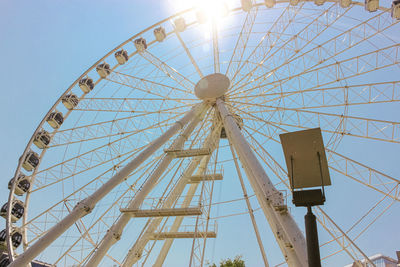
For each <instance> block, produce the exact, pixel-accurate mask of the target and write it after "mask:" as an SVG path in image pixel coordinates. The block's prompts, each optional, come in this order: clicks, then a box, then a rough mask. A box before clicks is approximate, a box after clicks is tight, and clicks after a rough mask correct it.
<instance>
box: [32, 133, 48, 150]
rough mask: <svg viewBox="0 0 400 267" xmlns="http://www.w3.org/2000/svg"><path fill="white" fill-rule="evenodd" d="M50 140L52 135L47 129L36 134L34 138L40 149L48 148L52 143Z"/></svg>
mask: <svg viewBox="0 0 400 267" xmlns="http://www.w3.org/2000/svg"><path fill="white" fill-rule="evenodd" d="M50 141H51V136H50V134H49V133H48V132H47V131H45V130H41V131H39V132H38V133H37V134H36V135H35V138H34V139H33V143H34V144H35V146H37V147H38V148H40V149H44V148H46V147H47V146H48V145H49V144H50Z"/></svg>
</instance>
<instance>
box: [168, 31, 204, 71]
mask: <svg viewBox="0 0 400 267" xmlns="http://www.w3.org/2000/svg"><path fill="white" fill-rule="evenodd" d="M175 34H176V37H177V38H178V40H179V43H180V44H181V46H182V47H183V49H184V50H185V52H186V55H187V56H188V58H189V59H190V62H191V63H192V65H193V67H194V68H195V69H196V71H197V74H198V75H199V77H200V78H203V76H204V75H203V73H202V72H201V69H200V68H199V65H198V64H197V62H196V60H195V59H194V57H193V56H192V53H191V52H190V50H189V49H188V47H187V46H186V44H185V42H184V41H183V39H182V37H181V35H180V33H179V32H178V31H177V30H175Z"/></svg>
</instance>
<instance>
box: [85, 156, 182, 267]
mask: <svg viewBox="0 0 400 267" xmlns="http://www.w3.org/2000/svg"><path fill="white" fill-rule="evenodd" d="M160 159H161V158H160ZM182 163H183V160H181V161H177V162H175V163H174V164H172V166H169V167H168V169H167V171H166V172H165V173H164V174H163V176H162V177H161V178H160V180H163V179H165V178H166V176H167V175H168V174H169V173H168V172H170V171H174V170H175V173H174V174H173V175H172V176H173V177H170V183H169V185H171V183H172V181H173V179H174V178H175V177H176V175H177V173H178V171H179V169H180V167H181V166H182ZM153 166H155V167H156V166H157V164H154V165H153ZM152 170H153V168H151V169H149V171H148V172H147V173H145V174H144V175H150V174H151V171H152ZM168 179H169V178H168ZM138 181H139V179H138V180H137V181H136V182H135V185H136V184H137V183H138ZM131 187H132V186H131ZM141 188H142V187H139V188H138V189H137V190H136V193H138V192H139V191H140V190H141ZM168 189H169V187H168V186H167V187H166V189H165V190H164V192H163V194H162V196H161V197H157V200H158V201H157V202H156V205H155V206H151V208H157V207H158V206H159V205H160V204H161V203H160V201H159V200H160V198H163V197H164V195H165V193H166V192H167V191H168ZM121 206H122V205H121ZM118 218H120V216H117V217H116V218H115V219H114V220H113V223H115V222H116V221H117V220H118ZM149 221H150V220H149ZM149 221H148V222H147V223H146V226H145V228H146V227H147V225H148V224H149ZM106 227H107V229H110V227H111V225H106ZM103 234H104V233H103ZM99 237H100V235H99ZM99 240H100V241H99V243H98V244H96V245H95V246H93V248H92V250H91V251H90V252H89V253H88V256H87V258H86V259H85V261H86V260H89V257H90V256H91V255H93V253H95V251H96V249H97V247H98V245H99V244H100V242H101V240H102V239H101V238H100V239H99ZM105 255H107V253H106V254H105ZM129 255H130V254H128V255H127V256H129ZM125 261H126V259H125V260H124V261H123V262H122V263H121V264H120V266H125V264H126V263H125Z"/></svg>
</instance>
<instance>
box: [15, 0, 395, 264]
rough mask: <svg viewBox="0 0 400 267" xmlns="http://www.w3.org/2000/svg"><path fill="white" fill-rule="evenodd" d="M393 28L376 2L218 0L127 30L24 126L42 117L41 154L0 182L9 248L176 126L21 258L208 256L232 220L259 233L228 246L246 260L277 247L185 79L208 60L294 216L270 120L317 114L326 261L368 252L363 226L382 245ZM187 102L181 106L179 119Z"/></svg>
mask: <svg viewBox="0 0 400 267" xmlns="http://www.w3.org/2000/svg"><path fill="white" fill-rule="evenodd" d="M236 4H237V5H236V6H235V7H237V6H239V1H238V3H236ZM178 17H180V18H183V19H185V21H186V28H185V30H183V31H180V30H178V28H177V26H176V24H175V22H174V21H175V19H176V18H178ZM157 27H163V28H164V30H165V33H166V34H165V39H164V40H163V41H162V42H157V41H156V40H155V37H154V35H153V30H154V29H155V28H157ZM398 33H399V24H398V20H394V19H392V17H391V14H390V10H388V9H387V8H385V7H382V8H381V9H379V10H378V11H376V12H372V13H369V12H367V11H365V10H364V7H363V4H361V3H357V2H355V3H354V4H352V5H350V7H348V8H342V7H341V6H340V4H339V3H336V2H327V3H325V4H324V5H323V6H316V5H315V4H314V3H312V2H302V1H300V2H299V3H298V4H297V5H296V6H292V5H290V4H289V3H286V2H279V1H278V3H277V4H276V5H275V7H273V8H266V7H265V5H264V4H263V3H255V4H254V6H253V8H252V9H251V10H250V11H249V12H244V11H243V10H242V9H241V8H232V9H231V10H230V13H229V15H228V16H227V17H226V18H224V19H223V20H222V23H221V24H219V25H216V24H215V23H214V24H213V23H208V24H201V23H198V21H197V18H196V12H195V10H189V11H186V12H183V13H182V14H179V15H174V16H172V17H171V18H169V19H167V20H163V21H161V22H159V23H157V24H156V25H154V26H153V27H150V28H149V30H148V31H144V32H142V33H141V34H140V35H135V36H133V37H132V38H130V39H129V40H127V41H126V42H124V43H123V44H121V46H119V47H117V48H116V49H115V50H113V51H112V53H109V54H107V56H105V57H104V58H103V59H101V60H100V61H99V62H102V63H108V64H109V65H110V66H111V67H110V70H109V73H108V75H106V77H103V78H98V77H99V75H98V74H97V73H96V66H94V67H92V68H91V69H89V70H88V71H87V72H85V73H84V74H83V75H82V76H81V77H80V79H78V80H77V82H75V83H74V84H73V85H72V86H71V87H70V88H69V89H68V90H67V92H66V93H64V94H63V96H65V95H66V94H71V93H73V94H75V95H77V96H78V98H79V103H78V104H77V105H76V106H75V107H74V108H73V109H70V110H68V109H66V108H65V107H64V106H63V104H62V97H61V98H60V99H59V101H58V102H57V103H56V105H55V109H56V110H59V111H61V112H62V113H63V116H64V119H65V121H64V123H63V124H62V125H61V127H60V128H59V129H53V128H51V127H50V126H49V125H48V124H47V123H46V118H45V119H44V120H43V121H42V123H41V124H40V125H39V127H38V130H37V131H36V132H35V134H37V132H38V131H39V130H46V131H47V132H49V133H50V136H51V142H50V143H49V144H48V145H47V146H46V148H45V149H38V148H37V147H35V146H34V144H33V143H32V141H33V139H32V140H31V141H30V142H29V144H28V146H27V150H26V151H25V153H24V155H26V153H27V152H28V151H30V150H33V151H36V152H37V153H38V154H39V157H40V164H39V166H37V167H36V168H35V169H34V170H33V171H32V172H25V171H24V170H23V169H22V168H21V167H20V166H19V169H18V170H17V174H19V173H23V172H25V173H26V174H27V175H29V176H30V179H31V184H32V186H31V188H30V190H29V192H28V193H27V194H26V195H24V196H22V197H20V196H16V195H13V196H12V199H17V198H18V199H21V200H22V201H23V202H24V203H25V207H26V208H25V212H24V216H23V217H22V218H21V220H19V221H17V222H15V223H13V224H11V223H10V229H11V226H12V227H14V226H15V227H18V228H19V229H21V231H22V233H23V244H22V245H21V246H20V247H18V248H15V250H13V253H12V254H14V255H13V256H15V257H17V256H18V255H20V254H22V253H23V252H24V251H26V250H27V251H29V248H31V247H32V246H33V245H34V244H35V243H36V242H38V241H39V240H40V238H42V237H45V238H46V237H47V235H46V234H47V233H48V232H49V230H50V229H52V227H54V226H55V225H58V224H60V222H63V219H64V218H65V217H66V216H67V215H68V214H72V213H74V210H75V209H76V205H78V204H79V203H81V202H82V200H84V199H86V198H88V197H90V196H92V195H93V194H94V193H95V192H98V191H99V189H101V188H103V187H104V185H105V184H107V182H108V181H110V179H112V178H113V177H115V176H116V175H117V174H118V173H120V171H121V170H123V169H124V168H125V167H126V166H128V165H129V164H130V162H131V161H132V160H134V159H135V158H137V157H142V153H143V151H145V150H146V149H148V148H149V147H152V146H153V144H154V141H155V140H156V139H157V138H158V137H160V136H163V135H165V134H168V133H169V129H171V128H174V127H175V128H174V129H176V130H175V133H174V134H173V135H171V136H170V137H169V138H168V139H166V140H164V142H163V144H162V145H160V146H158V147H157V148H156V149H154V151H153V152H152V153H151V154H149V155H148V157H147V158H145V160H143V162H141V164H139V165H138V166H137V167H136V168H135V169H134V170H133V171H132V172H130V173H129V174H127V175H126V176H125V177H124V179H122V180H121V181H120V183H118V184H115V185H114V186H113V187H112V188H111V187H110V190H109V191H108V192H107V194H105V195H104V196H102V197H101V198H100V199H98V202H97V204H96V205H95V207H94V208H93V210H91V212H90V213H88V214H87V215H85V216H80V217H77V218H76V220H75V221H74V222H73V223H72V224H71V226H70V227H68V228H67V229H65V231H63V232H60V234H59V236H58V237H57V238H55V240H54V242H52V243H51V246H48V247H46V249H42V250H40V252H38V253H37V255H35V258H37V259H40V260H43V261H46V262H51V263H52V264H56V265H58V266H81V265H85V264H88V266H92V265H91V264H92V263H93V262H96V260H98V261H97V263H101V265H102V266H112V265H116V266H120V265H121V266H132V265H137V266H150V265H153V264H154V266H161V265H162V264H163V263H164V264H165V266H172V265H174V266H188V265H190V266H204V265H206V264H207V262H210V261H219V259H216V258H212V257H213V256H212V255H213V254H214V255H219V254H221V253H222V254H221V255H223V253H227V251H229V249H231V245H232V244H233V243H234V242H237V243H238V244H240V242H239V241H237V240H236V241H234V240H235V237H236V236H237V237H238V238H239V237H242V238H243V236H246V237H247V239H246V242H247V241H248V242H249V243H252V244H254V247H256V248H259V249H255V250H254V249H253V250H252V251H251V252H250V251H248V250H247V248H244V249H243V253H242V252H241V251H240V248H239V250H236V251H237V253H236V254H246V253H249V254H248V255H250V256H248V257H249V258H250V259H252V258H253V259H256V260H254V262H251V264H253V265H254V264H262V263H263V264H265V265H266V264H268V263H269V264H272V265H274V266H275V265H278V264H280V263H283V262H284V261H285V258H284V256H282V255H281V254H280V253H275V251H280V248H281V250H282V245H281V243H279V242H278V243H279V244H276V242H275V241H273V242H272V240H275V237H276V235H275V236H274V233H272V232H271V231H270V230H269V228H268V226H267V224H266V223H265V221H266V218H265V217H264V214H263V212H262V205H261V204H260V202H259V201H257V197H256V194H257V192H256V191H257V190H255V189H254V187H252V185H251V183H250V182H249V181H248V178H249V177H248V175H247V174H248V173H249V172H248V171H249V170H246V169H245V167H244V166H243V162H241V161H240V158H239V157H238V155H237V154H236V153H237V151H236V152H235V148H234V145H235V144H232V140H228V139H226V136H223V135H222V134H221V131H225V130H226V129H225V128H226V127H225V126H224V122H223V118H221V116H220V113H219V111H218V109H217V108H216V106H215V103H211V104H210V103H208V104H204V105H202V106H201V104H199V103H201V101H200V100H199V99H198V98H197V97H196V96H195V95H194V92H193V88H194V86H195V85H196V83H197V82H198V81H199V80H200V79H201V78H202V77H204V76H205V75H208V74H211V73H214V72H220V73H224V74H226V75H227V76H228V77H229V79H230V82H231V86H230V89H229V91H228V93H227V94H226V95H225V96H224V101H225V105H226V107H227V109H228V111H229V112H230V113H231V115H232V116H233V117H235V118H236V119H238V118H239V120H241V121H242V122H239V121H237V123H238V125H240V129H241V133H242V135H243V136H244V137H245V139H246V140H247V142H248V144H249V146H250V147H251V149H252V150H253V153H254V154H255V156H256V158H257V159H258V161H259V162H260V164H261V166H262V167H263V168H264V169H265V172H266V173H267V175H268V176H269V178H270V179H271V181H272V183H273V185H274V186H275V187H276V188H277V190H280V192H282V193H283V196H284V202H285V203H284V205H287V206H288V211H289V212H290V213H292V215H293V217H294V219H295V221H297V222H298V223H299V225H300V226H301V225H302V220H303V219H302V216H303V214H302V211H301V210H300V211H299V210H298V209H297V210H296V209H294V208H292V205H291V196H290V190H289V184H288V180H287V171H286V167H285V164H284V159H283V155H282V152H281V146H280V141H279V134H282V133H285V132H290V131H296V130H303V129H310V128H316V127H319V128H321V130H322V133H323V138H324V141H325V145H326V153H327V157H328V163H329V168H330V173H331V177H332V180H333V183H334V186H333V187H332V188H334V189H332V190H331V191H330V190H328V191H327V194H328V195H327V198H328V202H327V205H326V207H319V208H317V209H315V213H316V216H317V220H318V223H319V229H320V231H321V234H320V245H321V253H322V260H323V261H324V263H323V264H324V265H325V264H326V266H328V265H329V264H335V263H337V262H342V261H343V262H344V263H346V262H351V261H358V260H363V259H365V258H366V256H367V254H375V253H378V252H381V251H372V250H371V249H367V251H364V250H363V249H364V248H365V247H366V243H368V241H369V240H371V238H372V239H373V240H375V241H374V242H376V243H377V244H379V243H380V242H381V243H383V242H385V243H386V244H388V246H390V245H393V246H394V244H395V241H394V240H396V239H397V240H398V238H400V237H399V236H398V233H395V231H396V230H395V227H396V225H395V224H394V223H393V222H396V221H398V219H399V217H398V215H396V214H399V205H398V202H399V201H400V188H399V184H400V180H399V176H400V173H399V169H398V168H397V167H396V166H394V165H395V164H396V161H395V160H393V159H394V158H396V156H397V154H398V152H397V151H398V148H399V143H400V121H399V118H398V116H397V114H398V112H397V111H398V110H399V108H400V104H399V102H400V80H399V77H400V76H399V75H398V74H399V71H400V64H399V57H400V47H399V44H400V39H399V35H398ZM139 37H140V38H144V39H145V40H146V41H147V49H144V50H143V51H139V49H138V47H137V45H136V43H135V40H137V39H138V38H139ZM121 49H123V50H126V51H127V52H128V56H129V60H128V61H127V62H126V63H124V64H118V63H117V60H116V58H115V57H114V56H113V54H114V52H116V51H118V50H121ZM85 77H86V78H87V77H91V78H93V79H94V84H95V86H94V89H93V90H92V91H91V92H89V93H82V91H81V89H80V88H79V85H78V82H79V80H81V79H82V78H85ZM199 106H201V107H202V108H201V112H200V111H199V112H197V114H196V116H194V117H193V118H191V120H190V121H189V122H186V123H181V121H179V120H181V119H182V118H183V117H184V116H185V114H188V112H190V110H198V109H200V108H199ZM196 108H197V109H196ZM52 111H54V110H50V111H49V112H52ZM196 120H197V121H196ZM177 121H178V123H177ZM35 134H34V135H33V137H32V138H34V137H35ZM196 179H197V180H196ZM149 180H150V181H153V180H154V183H151V186H148V184H149V183H148V181H149ZM147 190H148V192H147ZM44 196H45V199H46V201H43V199H44ZM138 196H143V199H142V201H139V200H138V199H139V198H138ZM47 200H48V201H47ZM141 212H142V213H141ZM155 214H158V215H155ZM160 214H161V215H160ZM343 214H345V215H344V216H343ZM217 222H218V227H217ZM235 223H236V224H235ZM116 225H119V227H120V228H118V227H116ZM229 225H236V226H233V227H236V228H232V226H229ZM238 225H239V226H238ZM243 225H246V226H245V227H244V226H243ZM117 228H118V229H117ZM238 228H239V230H238ZM234 229H236V230H234ZM242 231H243V233H241V232H242ZM246 231H247V232H246ZM397 232H398V231H397ZM388 233H389V234H388ZM390 234H393V240H387V236H388V235H390ZM396 235H397V236H396ZM107 240H108V241H107ZM266 240H268V241H266ZM282 240H283V239H282ZM270 241H271V242H270ZM225 242H226V243H225ZM242 242H243V240H242ZM280 242H281V241H280ZM267 243H268V244H267ZM269 243H271V244H269ZM264 246H265V247H264ZM239 247H242V248H243V244H241V245H240V246H239ZM249 247H250V246H249ZM103 249H104V251H103ZM101 251H103V252H101ZM101 253H103V254H101ZM232 256H233V255H232ZM332 266H333V265H332Z"/></svg>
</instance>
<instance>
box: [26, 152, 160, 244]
mask: <svg viewBox="0 0 400 267" xmlns="http://www.w3.org/2000/svg"><path fill="white" fill-rule="evenodd" d="M160 158H161V156H158V157H156V158H154V159H152V160H151V161H149V162H148V163H146V164H144V165H143V166H141V167H140V168H138V169H137V170H135V171H134V172H132V173H131V174H130V175H129V176H127V178H130V177H133V176H134V175H137V174H138V173H142V172H143V170H145V172H150V171H151V170H152V168H153V167H154V166H155V163H156V162H157V161H158V160H159V159H160ZM128 159H129V158H126V159H123V160H122V162H125V161H126V160H128ZM113 170H115V169H114V168H110V169H108V170H106V171H105V172H103V173H101V174H100V175H98V176H97V177H95V178H94V179H92V180H90V181H89V182H88V183H86V184H84V185H83V186H81V187H79V188H78V189H76V190H75V191H73V192H71V193H70V194H69V195H67V196H65V197H64V198H63V199H61V200H60V201H58V202H56V203H55V204H53V205H52V206H50V207H49V208H47V209H45V210H44V211H42V212H40V213H39V214H37V215H35V217H33V218H31V219H30V220H29V221H28V222H26V223H25V224H24V225H23V227H31V226H33V227H34V228H36V229H39V228H38V226H37V225H38V224H42V222H41V221H40V220H41V218H43V216H45V215H46V214H47V213H48V212H51V211H53V210H55V211H56V209H57V207H58V206H60V205H62V204H64V203H65V202H66V201H67V200H68V199H72V197H74V196H77V194H78V193H80V192H82V191H83V192H85V188H87V187H89V186H90V185H92V184H94V183H95V182H97V181H98V180H100V179H102V178H103V177H104V175H106V174H108V173H110V172H112V171H113ZM139 180H140V178H139V179H138V180H136V181H135V183H133V184H136V183H137V182H138V181H139ZM130 188H131V187H130ZM54 218H56V220H57V221H59V216H54ZM43 224H45V223H43ZM45 227H49V226H48V225H46V226H45ZM45 232H46V231H45V229H40V234H37V235H35V237H34V238H33V239H32V240H30V241H29V242H28V244H32V243H34V242H35V241H36V240H37V239H39V238H40V237H41V236H42V235H44V234H45Z"/></svg>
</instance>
